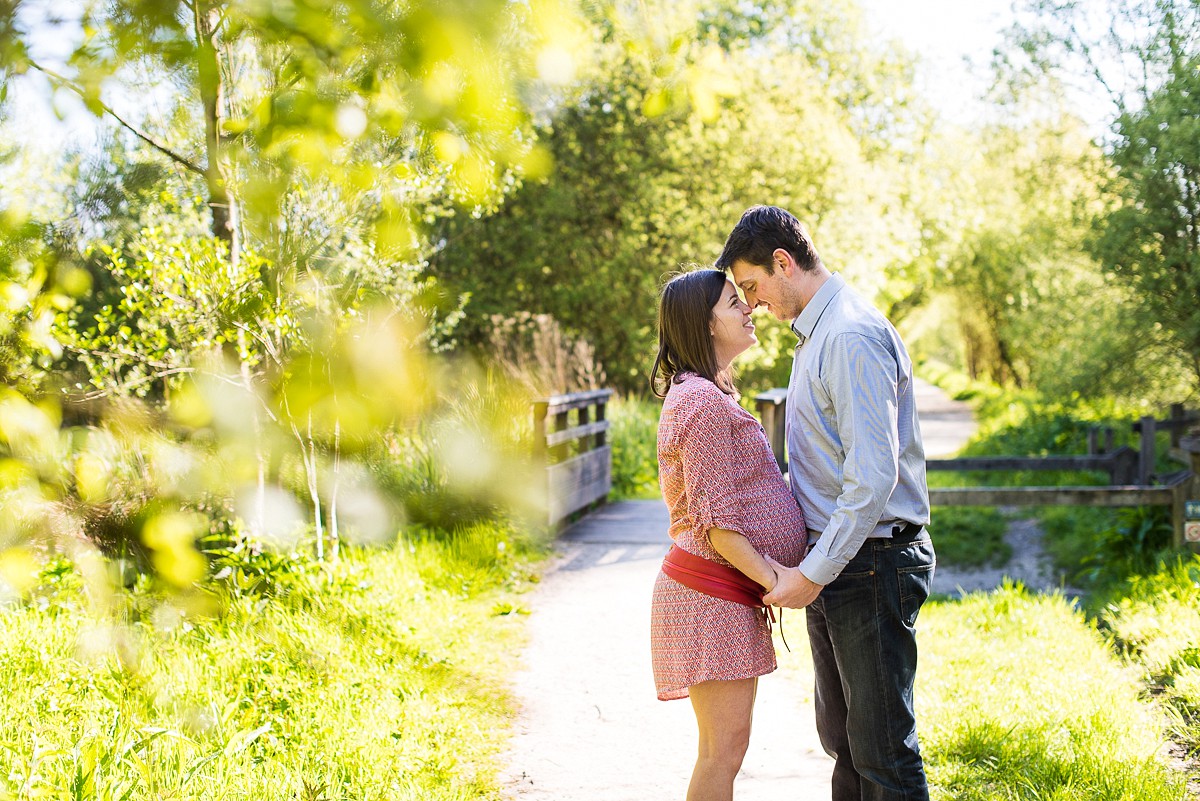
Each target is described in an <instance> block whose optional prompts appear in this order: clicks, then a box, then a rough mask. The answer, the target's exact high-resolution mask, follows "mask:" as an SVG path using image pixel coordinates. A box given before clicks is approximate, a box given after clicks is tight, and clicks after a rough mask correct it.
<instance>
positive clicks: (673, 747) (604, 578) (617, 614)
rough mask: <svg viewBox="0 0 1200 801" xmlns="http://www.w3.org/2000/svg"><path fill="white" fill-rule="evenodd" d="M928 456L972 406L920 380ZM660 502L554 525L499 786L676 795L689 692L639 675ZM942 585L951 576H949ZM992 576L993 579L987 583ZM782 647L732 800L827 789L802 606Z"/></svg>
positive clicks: (517, 793) (688, 746) (590, 799)
mask: <svg viewBox="0 0 1200 801" xmlns="http://www.w3.org/2000/svg"><path fill="white" fill-rule="evenodd" d="M917 408H918V409H920V411H921V430H922V434H923V437H924V440H925V442H926V446H927V451H928V453H929V455H930V456H946V455H949V454H951V453H953V452H954V451H956V450H958V448H960V447H961V446H962V445H963V443H964V442H965V441H966V439H967V438H968V437H969V436H970V434H971V432H972V431H973V430H974V422H973V420H972V418H971V412H970V409H969V408H968V407H967V406H966V405H965V404H961V403H957V402H955V401H951V400H949V399H947V398H946V397H945V396H944V395H943V394H942V393H940V391H938V390H937V389H936V388H934V387H932V386H930V385H928V384H925V383H924V382H918V393H917ZM666 530H667V514H666V507H665V506H664V505H663V503H662V501H626V502H623V503H617V504H611V505H609V506H607V507H604V508H603V509H601V510H599V511H598V512H595V513H593V514H591V515H589V516H588V517H587V518H585V519H584V520H582V521H580V522H579V523H578V524H576V525H575V526H573V527H572V528H571V529H569V530H568V531H566V532H565V533H564V535H563V536H562V537H561V538H560V540H559V543H558V545H557V549H558V554H557V556H556V558H555V559H554V560H553V561H552V563H551V564H550V566H549V567H548V568H547V570H546V572H545V573H544V575H543V579H542V582H541V584H540V585H539V587H538V588H537V589H536V590H535V591H534V592H533V594H532V595H531V596H530V598H529V599H528V606H529V607H530V608H531V609H532V610H533V611H532V613H531V614H530V616H529V624H528V634H529V643H528V646H527V648H526V651H525V654H524V664H525V669H524V670H523V671H521V672H520V673H518V674H517V675H516V676H515V677H514V680H513V684H514V691H515V693H516V695H517V697H518V698H519V699H520V703H521V707H522V712H521V715H520V718H519V719H518V721H517V722H516V724H515V727H514V732H513V737H512V741H511V744H510V750H509V753H508V754H507V755H506V760H505V762H506V765H507V767H506V769H505V771H504V772H503V774H502V776H501V780H502V783H503V786H504V788H505V796H506V797H507V798H511V799H522V800H525V799H528V801H543V800H544V801H635V800H636V801H648V799H672V798H682V797H683V796H684V793H685V792H686V789H687V782H688V777H689V776H690V774H691V769H692V763H693V761H694V759H695V748H696V724H695V719H694V717H693V715H692V709H691V705H690V704H689V703H688V702H687V701H671V702H665V703H664V702H661V701H658V700H657V699H656V698H655V695H654V683H653V680H652V678H651V672H650V646H649V639H650V632H649V628H650V593H651V588H652V586H653V584H654V577H655V576H656V575H657V574H658V568H659V564H660V563H661V561H662V557H663V555H664V554H665V553H666V550H667V547H668V546H669V544H670V541H669V539H668V538H667V535H666ZM949 586H950V589H949V590H943V591H952V590H953V588H954V587H955V584H951V585H949ZM992 586H995V585H994V584H993V585H992ZM784 625H785V631H786V632H787V634H788V642H789V644H790V645H791V648H792V653H790V654H789V653H788V652H786V651H785V650H784V649H783V647H782V646H781V645H780V644H779V643H778V641H777V642H776V650H777V651H778V653H779V662H780V666H781V670H780V671H778V672H776V673H773V674H770V675H768V676H764V677H763V678H762V679H761V680H760V681H759V689H758V693H759V698H758V701H757V703H756V705H755V720H754V730H753V733H752V735H751V740H750V750H749V753H748V754H747V756H746V761H745V764H744V766H743V769H742V773H741V774H740V775H739V778H738V783H737V793H738V796H739V797H741V798H769V797H780V798H811V799H820V798H827V797H828V796H829V775H830V771H831V770H832V765H833V762H832V760H830V759H829V758H828V757H827V756H826V755H825V753H824V752H823V751H822V749H821V747H820V744H819V742H818V740H817V735H816V730H815V728H814V726H813V711H812V699H811V690H810V689H809V688H811V686H812V681H811V671H810V669H809V664H810V659H809V655H808V644H807V638H806V637H805V634H804V625H803V616H802V614H800V613H797V612H793V611H790V610H789V611H788V612H787V613H786V614H785V620H784Z"/></svg>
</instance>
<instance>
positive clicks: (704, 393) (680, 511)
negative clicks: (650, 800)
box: [650, 373, 807, 701]
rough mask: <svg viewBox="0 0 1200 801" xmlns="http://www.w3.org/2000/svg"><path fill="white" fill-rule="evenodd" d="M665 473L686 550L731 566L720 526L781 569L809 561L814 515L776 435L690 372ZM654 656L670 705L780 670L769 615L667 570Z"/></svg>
mask: <svg viewBox="0 0 1200 801" xmlns="http://www.w3.org/2000/svg"><path fill="white" fill-rule="evenodd" d="M658 471H659V475H658V481H659V485H660V486H661V487H662V493H663V499H664V500H665V501H666V502H667V508H668V509H669V510H670V512H671V530H670V534H671V539H672V540H674V541H675V545H676V546H677V547H679V548H682V549H683V550H685V551H689V552H691V553H693V554H696V555H697V556H703V557H704V558H705V559H711V560H712V561H714V562H719V563H721V564H724V565H728V564H729V562H727V561H726V560H725V559H724V558H722V557H721V555H720V554H718V553H717V552H716V551H715V550H714V549H713V547H712V545H711V544H710V543H709V540H708V530H709V529H710V528H714V527H717V528H725V529H729V530H730V531H736V532H738V533H739V534H741V535H743V536H744V537H746V539H748V540H749V541H750V544H751V545H753V546H754V548H755V549H756V550H757V551H758V552H759V553H765V554H769V555H770V556H771V557H772V558H774V559H775V560H776V561H778V562H779V563H780V564H784V565H787V566H789V567H793V566H795V565H797V564H799V563H800V558H801V557H802V556H803V553H804V545H805V539H806V537H807V533H806V530H805V526H804V515H803V514H801V512H800V508H799V506H797V505H796V501H795V500H794V499H793V498H792V494H791V492H790V491H789V490H788V486H787V482H785V481H784V480H783V477H782V476H781V475H780V474H779V467H778V466H777V465H776V464H775V457H774V456H773V455H772V454H771V446H770V445H769V444H768V442H767V436H766V433H765V432H764V431H763V428H762V426H761V425H760V424H759V422H758V420H756V419H755V418H754V415H752V414H750V413H749V412H747V411H745V410H744V409H742V408H741V407H740V406H738V405H737V403H736V402H735V401H734V400H733V399H732V398H730V397H729V396H728V395H726V394H725V393H724V392H722V391H721V390H720V389H718V388H717V387H716V385H714V384H713V383H712V382H711V381H709V380H707V379H705V378H701V377H700V376H697V375H695V374H692V373H685V374H684V378H683V381H682V382H681V383H678V384H673V385H672V386H671V388H670V390H669V391H668V392H667V397H666V400H665V401H664V402H663V409H662V417H661V418H660V419H659V424H658ZM650 654H651V660H652V663H653V666H654V683H655V686H656V689H657V691H658V697H659V700H662V701H669V700H671V699H674V698H686V697H687V694H688V689H687V688H688V687H690V686H691V685H693V684H699V683H700V682H702V681H710V680H713V679H724V680H730V679H746V678H751V677H753V676H761V675H763V674H765V673H770V672H771V671H773V670H775V668H776V663H775V648H774V646H773V645H772V643H771V632H770V628H769V627H768V624H767V620H766V616H765V614H764V613H763V611H762V610H759V609H754V608H752V607H749V606H743V605H742V604H737V603H734V602H732V601H725V600H722V599H720V598H714V597H712V596H711V595H705V594H704V593H702V592H699V591H697V590H693V589H689V588H687V587H685V586H683V585H682V584H679V583H678V582H676V581H675V580H674V579H672V578H670V577H668V576H667V575H666V574H665V573H663V572H662V571H659V574H658V579H657V580H656V581H655V584H654V600H653V602H652V605H651V612H650Z"/></svg>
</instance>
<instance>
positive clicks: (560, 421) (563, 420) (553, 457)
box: [550, 410, 571, 462]
mask: <svg viewBox="0 0 1200 801" xmlns="http://www.w3.org/2000/svg"><path fill="white" fill-rule="evenodd" d="M570 413H571V412H570V410H567V411H562V412H555V413H554V415H553V417H554V428H553V429H552V430H553V431H556V432H557V431H565V430H566V428H567V425H568V423H567V416H568V415H569V414H570ZM570 448H571V445H570V443H568V442H564V443H562V444H560V445H555V446H554V447H553V448H551V449H550V461H551V462H561V461H562V460H563V459H565V458H566V457H567V454H568V453H569V452H570Z"/></svg>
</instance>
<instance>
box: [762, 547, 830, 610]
mask: <svg viewBox="0 0 1200 801" xmlns="http://www.w3.org/2000/svg"><path fill="white" fill-rule="evenodd" d="M764 558H765V559H766V560H767V562H769V563H770V565H771V567H773V568H774V569H775V575H777V576H779V581H777V582H776V583H775V586H774V587H772V588H771V591H770V592H768V593H767V594H766V595H764V596H763V603H765V604H770V605H771V606H786V607H787V608H788V609H803V608H804V607H806V606H808V605H809V604H811V603H812V602H813V601H815V600H816V599H817V596H818V595H820V594H821V590H823V589H824V588H825V587H824V585H822V584H818V583H816V582H815V581H812V580H811V579H809V578H808V576H806V575H804V574H803V573H801V572H800V568H798V567H784V566H783V565H781V564H779V563H778V562H776V561H775V560H774V559H772V558H771V557H769V556H766V555H765V554H764Z"/></svg>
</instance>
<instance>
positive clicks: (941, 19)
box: [859, 0, 1016, 123]
mask: <svg viewBox="0 0 1200 801" xmlns="http://www.w3.org/2000/svg"><path fill="white" fill-rule="evenodd" d="M859 2H860V4H861V5H862V6H863V7H864V9H865V11H866V14H865V16H866V19H867V23H868V26H869V27H870V28H871V29H872V32H873V33H874V34H875V35H876V36H879V37H881V38H882V39H886V40H892V39H895V40H899V41H900V42H901V43H902V44H903V45H904V46H905V47H907V48H908V49H909V50H911V51H912V52H914V53H916V54H917V55H918V56H919V57H920V67H919V69H918V72H917V79H918V85H919V86H920V87H921V88H923V89H924V92H923V94H925V95H926V96H927V97H928V98H929V99H930V100H931V101H932V102H933V103H934V105H935V106H936V107H937V108H939V109H940V110H941V111H943V112H945V114H946V115H947V116H948V117H949V118H950V119H953V120H955V121H956V122H964V123H966V122H969V120H970V118H971V115H972V114H973V113H974V112H975V109H976V108H977V106H978V103H977V98H978V96H979V95H980V94H981V93H982V92H983V91H984V90H985V89H986V88H987V84H986V77H985V76H986V75H987V68H988V64H989V63H990V61H991V57H992V51H993V50H994V49H995V48H996V47H998V46H999V45H1000V44H1001V41H1002V38H1003V31H1004V29H1005V28H1007V27H1008V26H1009V25H1011V24H1012V23H1013V22H1014V20H1015V19H1016V17H1015V15H1014V13H1013V11H1012V0H859Z"/></svg>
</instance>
